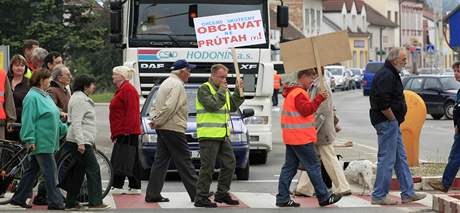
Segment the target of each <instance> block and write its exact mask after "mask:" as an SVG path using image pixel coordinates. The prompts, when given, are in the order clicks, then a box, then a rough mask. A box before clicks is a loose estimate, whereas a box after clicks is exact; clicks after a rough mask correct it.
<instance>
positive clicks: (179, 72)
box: [145, 60, 198, 202]
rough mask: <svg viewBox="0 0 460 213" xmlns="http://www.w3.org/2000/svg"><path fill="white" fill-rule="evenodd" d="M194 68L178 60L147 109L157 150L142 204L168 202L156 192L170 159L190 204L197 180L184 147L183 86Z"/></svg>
mask: <svg viewBox="0 0 460 213" xmlns="http://www.w3.org/2000/svg"><path fill="white" fill-rule="evenodd" d="M195 67H196V66H195V65H193V64H189V63H188V62H187V61H186V60H178V61H176V62H174V64H173V65H172V67H171V70H172V71H171V75H170V76H169V77H168V78H167V79H166V80H165V81H164V82H163V83H162V84H161V85H160V89H159V90H158V92H157V93H158V94H157V97H156V99H155V103H154V104H153V106H152V108H151V110H150V116H151V121H152V122H151V123H150V127H151V128H153V129H155V131H156V133H157V136H158V139H157V150H156V153H155V161H154V162H153V165H152V168H151V170H150V178H149V184H148V186H147V192H146V195H145V201H146V202H169V199H168V198H165V197H162V196H161V194H160V192H161V190H162V188H163V185H164V180H165V177H166V172H167V170H168V168H169V162H170V161H171V159H172V160H173V161H174V165H175V166H176V168H177V171H178V172H179V175H180V178H181V180H182V182H183V183H184V186H185V189H186V190H187V192H188V194H189V196H190V200H191V201H192V202H193V200H194V198H195V194H196V181H197V179H198V177H197V175H196V173H195V168H194V166H193V164H192V159H191V152H190V149H189V147H188V144H187V138H186V136H185V130H186V129H187V116H188V110H187V106H188V105H187V94H186V93H185V88H184V83H185V82H187V81H188V78H189V77H190V71H191V70H192V69H194V68H195Z"/></svg>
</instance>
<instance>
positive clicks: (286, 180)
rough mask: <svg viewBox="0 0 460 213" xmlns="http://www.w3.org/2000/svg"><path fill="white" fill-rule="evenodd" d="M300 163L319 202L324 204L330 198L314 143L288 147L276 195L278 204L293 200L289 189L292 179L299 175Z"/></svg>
mask: <svg viewBox="0 0 460 213" xmlns="http://www.w3.org/2000/svg"><path fill="white" fill-rule="evenodd" d="M299 162H300V163H302V165H303V166H304V168H305V170H307V174H308V177H309V178H310V180H311V183H312V184H313V187H314V188H315V193H316V197H317V198H318V201H319V202H323V201H325V200H327V199H329V197H330V195H331V194H330V193H329V191H328V190H327V187H326V184H324V182H323V179H322V176H321V165H320V163H319V160H318V157H317V155H316V151H315V145H314V144H313V143H309V144H305V145H286V159H285V162H284V165H283V168H281V174H280V178H279V181H278V194H277V195H276V203H285V202H287V201H289V200H290V199H291V198H290V196H289V194H290V192H289V187H290V185H291V182H292V178H294V176H295V175H296V173H297V168H298V166H299Z"/></svg>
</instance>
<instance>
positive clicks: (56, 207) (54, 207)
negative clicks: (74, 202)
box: [48, 205, 65, 210]
mask: <svg viewBox="0 0 460 213" xmlns="http://www.w3.org/2000/svg"><path fill="white" fill-rule="evenodd" d="M48 210H65V206H64V205H62V206H48Z"/></svg>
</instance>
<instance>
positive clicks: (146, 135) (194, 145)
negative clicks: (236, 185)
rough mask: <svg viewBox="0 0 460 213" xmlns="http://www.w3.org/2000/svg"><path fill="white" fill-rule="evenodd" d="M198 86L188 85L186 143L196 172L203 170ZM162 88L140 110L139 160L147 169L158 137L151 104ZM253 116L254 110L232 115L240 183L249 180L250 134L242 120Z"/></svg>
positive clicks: (156, 89) (171, 164)
mask: <svg viewBox="0 0 460 213" xmlns="http://www.w3.org/2000/svg"><path fill="white" fill-rule="evenodd" d="M198 87H199V85H187V86H186V87H185V91H186V93H187V99H188V112H189V117H188V122H187V130H186V136H187V143H188V146H189V148H190V151H191V153H192V162H193V165H194V166H195V169H197V170H199V168H200V147H199V142H198V138H197V134H196V108H195V99H196V93H197V90H198ZM158 89H159V86H155V87H153V88H152V90H151V91H150V93H149V95H148V97H147V99H146V100H145V103H144V105H143V107H142V110H141V125H142V127H141V128H142V135H141V136H140V143H139V146H140V147H139V155H140V156H139V158H140V161H141V164H142V167H143V168H144V169H150V168H151V166H152V163H153V161H154V159H155V151H156V149H157V134H156V132H155V130H154V129H151V128H150V126H149V122H150V119H149V113H150V108H151V106H152V104H153V103H154V102H155V98H156V95H157V91H158ZM253 115H254V110H253V109H245V110H243V112H241V111H240V110H238V111H237V112H235V113H232V114H231V121H230V122H229V123H228V126H229V127H230V141H231V143H232V148H233V152H234V154H235V158H236V169H235V174H236V177H237V179H238V180H248V179H249V134H248V130H247V128H246V126H245V125H244V122H243V119H244V118H247V117H251V116H253ZM219 167H220V162H219V161H217V162H216V169H218V168H219ZM172 171H176V167H175V165H174V162H172V161H171V163H170V166H169V169H168V172H172Z"/></svg>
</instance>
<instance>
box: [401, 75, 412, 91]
mask: <svg viewBox="0 0 460 213" xmlns="http://www.w3.org/2000/svg"><path fill="white" fill-rule="evenodd" d="M412 80H414V79H412V78H410V79H409V80H407V83H406V84H405V85H404V89H409V88H410V85H411V84H412ZM403 83H404V82H403Z"/></svg>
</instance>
